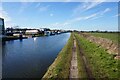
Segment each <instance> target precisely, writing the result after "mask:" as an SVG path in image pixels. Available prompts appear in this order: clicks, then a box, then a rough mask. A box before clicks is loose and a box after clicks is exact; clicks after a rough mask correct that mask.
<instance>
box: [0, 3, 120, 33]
mask: <svg viewBox="0 0 120 80" xmlns="http://www.w3.org/2000/svg"><path fill="white" fill-rule="evenodd" d="M0 11H1V12H2V15H1V14H0V16H1V17H3V18H4V19H5V26H6V27H11V26H15V25H18V26H20V27H22V28H50V29H65V30H110V31H116V30H118V16H119V14H118V3H117V2H3V3H2V7H1V8H0Z"/></svg>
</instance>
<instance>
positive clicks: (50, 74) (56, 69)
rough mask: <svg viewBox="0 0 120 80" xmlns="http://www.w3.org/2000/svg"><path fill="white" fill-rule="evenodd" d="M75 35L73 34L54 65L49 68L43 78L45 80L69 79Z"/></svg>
mask: <svg viewBox="0 0 120 80" xmlns="http://www.w3.org/2000/svg"><path fill="white" fill-rule="evenodd" d="M72 46H73V34H71V36H70V38H69V40H68V42H67V44H66V45H65V46H64V48H63V49H62V51H61V52H60V53H59V54H58V56H57V58H56V59H55V61H54V62H53V64H52V65H51V66H50V67H49V68H48V71H47V72H46V73H45V75H44V76H43V79H45V78H49V79H54V78H68V77H69V69H70V61H71V58H72Z"/></svg>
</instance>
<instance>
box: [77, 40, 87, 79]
mask: <svg viewBox="0 0 120 80" xmlns="http://www.w3.org/2000/svg"><path fill="white" fill-rule="evenodd" d="M76 51H77V63H78V78H80V79H84V80H86V79H87V75H86V72H85V67H84V64H83V61H82V58H81V57H82V56H81V55H80V52H81V51H80V48H79V44H78V40H77V39H76Z"/></svg>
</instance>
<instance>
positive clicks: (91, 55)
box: [75, 34, 119, 79]
mask: <svg viewBox="0 0 120 80" xmlns="http://www.w3.org/2000/svg"><path fill="white" fill-rule="evenodd" d="M75 36H76V38H77V39H78V40H79V43H78V44H80V45H81V48H82V49H83V50H84V54H85V56H86V58H87V61H88V62H89V65H90V67H91V70H92V73H93V76H94V77H95V78H96V79H99V78H112V79H116V78H118V77H119V76H118V73H119V70H118V61H117V60H115V59H114V57H113V55H110V54H108V53H107V52H106V51H105V50H104V49H103V48H100V47H99V46H97V45H96V44H95V43H92V42H89V41H88V40H86V39H85V38H83V37H81V36H80V35H78V34H75Z"/></svg>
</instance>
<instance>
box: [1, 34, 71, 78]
mask: <svg viewBox="0 0 120 80" xmlns="http://www.w3.org/2000/svg"><path fill="white" fill-rule="evenodd" d="M69 37H70V33H64V34H59V35H54V36H45V37H35V38H28V39H23V40H13V41H6V42H4V43H3V44H2V56H3V61H2V62H3V69H2V70H3V71H2V72H3V73H2V74H3V78H41V77H42V76H43V75H44V74H45V72H46V71H47V68H48V67H49V66H50V65H51V64H52V62H53V61H54V60H55V58H56V57H57V55H58V53H59V52H60V51H61V49H62V48H63V47H64V45H65V44H66V42H67V41H68V39H69Z"/></svg>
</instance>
